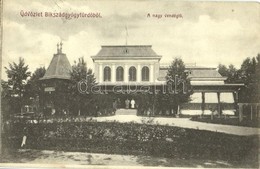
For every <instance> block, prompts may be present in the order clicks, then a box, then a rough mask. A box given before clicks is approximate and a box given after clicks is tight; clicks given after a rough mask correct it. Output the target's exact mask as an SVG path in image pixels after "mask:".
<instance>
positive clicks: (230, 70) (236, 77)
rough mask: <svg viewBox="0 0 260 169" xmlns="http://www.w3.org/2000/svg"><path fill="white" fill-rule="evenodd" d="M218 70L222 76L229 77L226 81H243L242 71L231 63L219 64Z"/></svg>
mask: <svg viewBox="0 0 260 169" xmlns="http://www.w3.org/2000/svg"><path fill="white" fill-rule="evenodd" d="M218 72H219V73H220V74H221V76H224V77H227V80H226V83H241V82H242V80H241V76H240V71H239V70H237V69H236V68H235V66H234V65H232V64H230V65H229V66H228V67H226V66H225V65H222V64H219V65H218Z"/></svg>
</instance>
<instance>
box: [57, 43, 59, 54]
mask: <svg viewBox="0 0 260 169" xmlns="http://www.w3.org/2000/svg"><path fill="white" fill-rule="evenodd" d="M59 46H60V45H59V43H57V53H60V49H59Z"/></svg>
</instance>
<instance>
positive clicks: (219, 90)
mask: <svg viewBox="0 0 260 169" xmlns="http://www.w3.org/2000/svg"><path fill="white" fill-rule="evenodd" d="M91 58H92V60H93V63H94V74H95V77H96V80H97V82H98V85H99V86H101V87H104V88H106V90H108V91H112V89H113V88H115V86H121V87H122V88H123V89H124V90H127V89H129V88H131V89H132V90H133V89H135V90H137V91H141V90H143V89H144V88H143V86H153V87H158V88H159V89H160V86H162V85H165V84H166V78H165V77H166V75H167V69H168V66H165V65H160V60H161V58H162V56H160V55H158V54H157V53H156V52H155V51H154V50H153V49H152V46H151V45H123V46H101V50H100V51H99V52H98V53H97V54H96V55H95V56H92V57H91ZM169 64H170V63H169ZM70 70H71V66H70V64H69V62H68V59H67V57H66V55H65V54H63V53H62V50H61V49H59V47H58V51H57V54H54V56H53V59H52V61H51V63H50V65H49V67H48V69H47V71H46V74H45V75H44V77H43V78H42V80H43V81H45V84H46V85H45V89H44V90H45V92H46V93H50V94H51V92H52V93H55V87H57V84H58V83H57V81H64V80H65V81H66V80H69V78H70V74H69V72H70ZM186 73H187V74H188V78H189V79H190V82H191V85H192V88H193V94H192V96H191V101H190V102H189V103H187V104H184V105H183V106H182V108H181V113H182V114H201V113H202V105H204V107H203V110H204V109H205V111H203V113H204V114H207V113H210V112H211V111H209V110H212V109H215V110H216V111H219V110H220V108H221V109H222V112H223V113H225V114H234V112H235V110H236V103H237V102H238V92H239V90H240V88H241V87H242V86H243V85H242V84H226V83H225V80H226V77H222V76H221V75H220V74H219V73H218V71H217V69H216V68H210V67H200V66H196V65H195V64H193V65H186ZM49 102H51V101H49ZM49 106H51V103H49Z"/></svg>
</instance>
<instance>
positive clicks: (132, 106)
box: [131, 100, 135, 108]
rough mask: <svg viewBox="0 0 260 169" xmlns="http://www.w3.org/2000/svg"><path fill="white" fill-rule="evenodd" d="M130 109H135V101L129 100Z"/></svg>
mask: <svg viewBox="0 0 260 169" xmlns="http://www.w3.org/2000/svg"><path fill="white" fill-rule="evenodd" d="M131 108H135V101H134V100H131Z"/></svg>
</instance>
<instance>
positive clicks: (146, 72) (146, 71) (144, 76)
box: [142, 66, 149, 81]
mask: <svg viewBox="0 0 260 169" xmlns="http://www.w3.org/2000/svg"><path fill="white" fill-rule="evenodd" d="M142 81H149V68H148V67H147V66H144V67H143V68H142Z"/></svg>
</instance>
